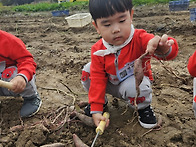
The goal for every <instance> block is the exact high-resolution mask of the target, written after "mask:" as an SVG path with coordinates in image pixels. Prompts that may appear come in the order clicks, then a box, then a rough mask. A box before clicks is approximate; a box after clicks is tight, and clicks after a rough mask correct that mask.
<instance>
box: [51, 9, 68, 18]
mask: <svg viewBox="0 0 196 147" xmlns="http://www.w3.org/2000/svg"><path fill="white" fill-rule="evenodd" d="M65 15H69V10H59V11H52V16H56V17H58V16H65Z"/></svg>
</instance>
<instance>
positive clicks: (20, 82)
mask: <svg viewBox="0 0 196 147" xmlns="http://www.w3.org/2000/svg"><path fill="white" fill-rule="evenodd" d="M10 82H11V83H12V85H13V88H12V91H13V92H15V93H20V92H22V91H23V90H24V89H25V87H26V81H25V79H24V78H23V77H22V76H16V77H15V78H13V79H12V80H11V81H10Z"/></svg>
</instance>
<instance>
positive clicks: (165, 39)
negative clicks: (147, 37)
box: [159, 34, 168, 45]
mask: <svg viewBox="0 0 196 147" xmlns="http://www.w3.org/2000/svg"><path fill="white" fill-rule="evenodd" d="M167 40H168V36H167V35H166V34H164V35H163V36H162V37H161V40H160V42H159V44H160V45H163V44H166V42H167Z"/></svg>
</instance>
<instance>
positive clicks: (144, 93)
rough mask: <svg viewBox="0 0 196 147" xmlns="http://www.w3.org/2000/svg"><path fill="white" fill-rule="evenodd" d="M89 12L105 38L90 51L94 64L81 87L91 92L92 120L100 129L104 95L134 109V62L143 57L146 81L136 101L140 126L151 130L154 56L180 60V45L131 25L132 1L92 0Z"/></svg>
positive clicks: (153, 121) (153, 122)
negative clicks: (152, 66)
mask: <svg viewBox="0 0 196 147" xmlns="http://www.w3.org/2000/svg"><path fill="white" fill-rule="evenodd" d="M89 10H90V13H91V15H92V18H93V20H94V21H93V25H94V27H95V28H96V30H97V32H98V33H99V34H100V35H101V36H102V39H100V40H99V41H98V42H96V43H95V44H94V45H93V46H92V48H91V63H88V64H87V65H85V66H84V68H83V72H82V84H83V86H84V87H85V89H86V90H87V91H88V97H89V105H88V106H87V107H86V108H85V112H86V114H87V115H91V114H92V117H93V120H94V123H95V125H96V126H98V124H99V122H100V121H101V120H104V119H105V118H104V117H103V116H102V113H103V109H104V106H105V105H106V104H107V101H105V93H109V94H111V95H112V96H114V97H118V98H121V99H123V100H125V101H126V102H127V103H128V104H130V106H131V107H132V108H134V98H135V96H136V88H135V77H134V75H133V70H134V69H133V65H134V61H135V60H136V59H137V58H138V57H140V56H141V55H142V54H144V53H146V52H147V53H148V54H149V55H148V58H144V59H143V68H144V69H145V70H144V74H145V76H144V78H143V81H142V83H141V84H140V95H139V97H138V98H137V104H138V109H139V110H138V112H139V123H140V125H141V126H142V127H144V128H152V127H154V126H155V125H156V123H157V120H156V117H155V115H154V112H153V110H152V108H151V106H150V104H151V101H152V88H151V81H152V80H153V77H152V71H151V67H150V58H151V56H153V57H155V58H157V59H159V60H171V59H174V58H175V57H176V56H177V53H178V45H177V42H176V40H175V39H174V38H171V37H168V36H167V35H163V36H162V37H159V36H154V35H153V34H149V33H147V32H146V31H145V30H143V29H134V26H133V25H132V19H133V10H132V0H90V1H89Z"/></svg>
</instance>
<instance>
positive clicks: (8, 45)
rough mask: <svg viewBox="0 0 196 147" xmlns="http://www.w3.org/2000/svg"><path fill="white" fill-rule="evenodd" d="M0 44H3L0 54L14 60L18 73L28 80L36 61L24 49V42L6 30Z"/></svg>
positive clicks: (33, 72)
mask: <svg viewBox="0 0 196 147" xmlns="http://www.w3.org/2000/svg"><path fill="white" fill-rule="evenodd" d="M3 34H4V36H3V37H2V38H1V39H2V41H1V45H3V46H4V50H2V51H1V52H2V54H3V55H5V56H6V58H9V59H10V60H12V61H13V62H15V64H16V66H17V68H18V74H22V75H24V76H26V78H27V79H28V81H30V80H31V79H32V77H33V75H34V74H35V70H36V63H35V62H34V59H33V56H32V54H31V53H30V52H29V51H28V50H27V49H26V47H25V44H24V43H23V42H22V40H20V39H19V38H17V37H15V36H14V35H11V34H9V33H7V32H4V33H3Z"/></svg>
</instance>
